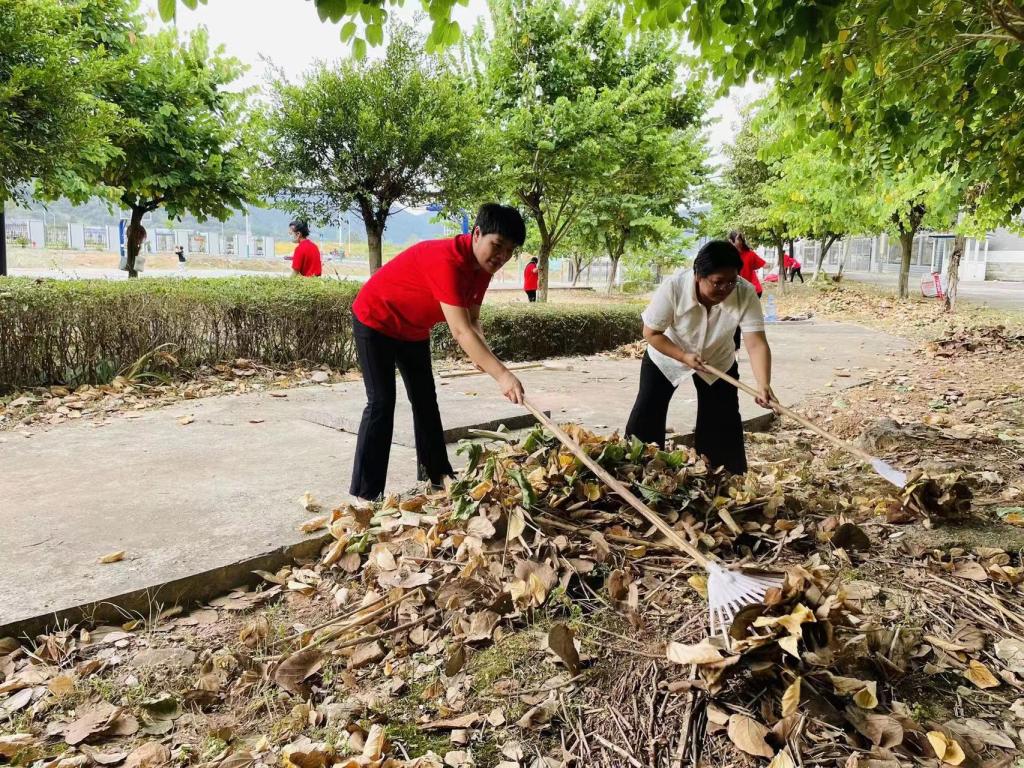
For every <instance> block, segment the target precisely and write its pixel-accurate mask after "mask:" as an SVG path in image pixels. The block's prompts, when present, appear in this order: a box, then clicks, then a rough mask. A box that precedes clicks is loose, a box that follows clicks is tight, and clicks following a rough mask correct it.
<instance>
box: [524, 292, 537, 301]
mask: <svg viewBox="0 0 1024 768" xmlns="http://www.w3.org/2000/svg"><path fill="white" fill-rule="evenodd" d="M526 298H527V299H529V300H530V301H531V302H532V301H536V300H537V292H536V291H527V292H526Z"/></svg>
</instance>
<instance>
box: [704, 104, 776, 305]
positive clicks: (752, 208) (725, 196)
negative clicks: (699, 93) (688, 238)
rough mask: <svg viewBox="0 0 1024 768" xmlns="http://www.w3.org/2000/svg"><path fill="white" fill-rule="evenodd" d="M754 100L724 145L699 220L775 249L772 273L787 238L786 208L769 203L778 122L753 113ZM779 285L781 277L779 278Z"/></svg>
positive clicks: (773, 185)
mask: <svg viewBox="0 0 1024 768" xmlns="http://www.w3.org/2000/svg"><path fill="white" fill-rule="evenodd" d="M762 106H763V105H761V104H758V105H754V106H753V107H752V108H751V110H749V111H748V113H747V114H746V115H745V116H744V120H743V124H742V126H741V127H740V130H739V132H738V133H737V134H736V138H735V139H734V140H733V142H732V143H731V144H730V145H728V146H727V147H726V148H725V156H726V163H725V166H724V167H723V169H722V171H721V176H720V178H719V179H718V180H716V181H715V182H714V185H715V186H716V187H719V188H718V189H713V190H712V191H711V193H710V195H709V198H710V200H711V203H712V215H711V216H710V217H709V218H708V220H707V221H706V222H705V225H704V227H705V230H707V229H708V227H709V226H712V227H715V228H716V229H718V230H719V231H718V232H717V233H716V234H715V236H717V237H721V236H722V234H723V233H724V232H726V231H728V230H731V229H738V230H740V231H742V232H743V235H744V237H745V238H746V240H747V242H748V243H750V244H751V245H768V246H770V247H772V248H774V249H775V253H776V261H777V264H776V266H777V269H778V274H779V276H780V277H781V275H782V274H783V257H784V253H785V245H786V240H788V239H789V238H790V237H793V234H792V232H791V226H790V223H789V222H788V221H787V219H786V218H784V216H785V214H786V211H785V210H782V209H780V208H779V207H777V206H776V205H774V204H773V201H774V200H775V198H776V195H777V192H778V190H779V189H780V185H781V184H782V179H783V177H782V157H781V156H779V155H778V154H777V149H776V148H777V141H778V133H777V131H778V123H777V121H774V120H773V119H772V118H770V117H769V116H767V115H763V114H758V109H759V108H761V107H762ZM778 285H779V290H780V291H784V290H785V285H784V282H783V281H782V280H781V279H780V280H779V284H778Z"/></svg>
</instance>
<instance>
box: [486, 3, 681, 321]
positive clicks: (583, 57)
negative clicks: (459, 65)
mask: <svg viewBox="0 0 1024 768" xmlns="http://www.w3.org/2000/svg"><path fill="white" fill-rule="evenodd" d="M491 13H492V18H493V21H494V38H493V40H492V41H490V42H489V44H487V42H486V41H483V40H482V38H481V37H477V38H476V39H475V41H474V42H475V43H476V44H477V45H476V48H475V49H474V50H471V51H470V53H471V58H472V59H473V61H475V62H478V63H479V67H478V69H477V72H476V76H477V82H478V83H479V90H480V91H481V92H482V93H483V94H484V95H485V102H486V104H487V110H488V111H487V115H486V117H487V119H486V121H485V124H486V125H487V126H489V128H490V129H491V136H492V138H491V139H490V140H489V142H488V146H489V147H491V148H492V155H493V159H494V164H495V166H496V169H497V180H498V183H499V185H500V187H501V188H502V189H503V190H506V194H507V196H508V197H510V198H512V199H514V200H516V201H517V202H518V203H519V204H520V205H522V207H523V208H524V209H525V211H526V213H527V214H528V215H529V217H530V218H531V219H533V221H534V223H535V224H536V228H537V239H538V248H537V257H538V261H539V263H538V277H539V289H538V298H539V299H540V300H541V301H544V300H546V298H547V287H548V264H549V261H550V258H551V254H552V253H553V252H554V251H555V249H556V248H557V247H558V246H559V243H561V242H562V240H563V238H565V237H566V236H567V235H568V233H569V232H570V231H571V230H572V229H573V228H574V227H577V226H578V225H580V226H582V225H581V222H580V217H581V216H584V215H585V216H586V217H587V222H586V224H587V226H586V227H584V228H586V229H589V230H590V231H591V232H597V231H599V232H600V237H599V240H600V242H602V243H603V244H604V246H603V247H605V248H610V256H611V258H612V260H613V263H616V264H617V262H618V259H619V258H621V255H622V253H624V252H625V248H626V247H627V245H628V242H629V238H630V237H643V236H644V233H647V234H650V233H651V232H653V230H652V229H651V228H649V227H647V224H648V223H649V221H651V217H652V216H657V215H662V214H665V213H671V209H672V207H673V205H678V204H680V203H682V202H683V200H684V198H685V196H686V189H685V188H686V182H680V181H678V180H677V179H675V178H674V179H673V180H672V182H673V183H672V184H671V189H665V190H660V191H659V192H658V194H657V198H658V199H657V200H654V199H653V198H652V194H651V189H652V187H653V186H654V184H648V183H647V180H646V179H642V178H641V174H640V171H639V169H637V168H634V167H631V166H630V165H629V163H628V158H627V157H624V156H623V155H622V153H623V152H628V153H629V155H630V157H632V158H638V157H641V156H642V157H643V158H644V159H645V160H647V159H651V158H652V157H653V154H654V148H655V147H660V148H661V149H671V150H672V151H670V152H669V154H668V156H667V157H664V158H662V157H658V158H655V164H653V165H651V167H650V168H649V169H648V170H649V172H650V173H652V174H654V175H656V176H657V179H656V180H655V182H654V183H655V184H656V183H657V182H658V181H660V182H666V181H667V177H666V174H668V173H670V172H671V173H673V174H675V175H676V177H679V178H682V177H684V176H686V175H687V173H689V176H690V178H692V176H693V175H694V174H696V173H697V169H698V168H699V166H700V160H699V157H698V154H699V153H698V152H697V150H696V146H699V144H698V142H697V141H696V139H695V138H694V136H693V135H690V134H686V133H685V131H686V129H687V127H688V126H690V125H692V124H693V123H694V121H695V120H696V115H695V111H696V110H695V109H694V105H695V104H696V103H697V101H698V100H699V99H698V96H699V90H691V89H685V88H684V89H680V90H679V91H678V92H677V91H676V90H675V89H674V87H673V86H672V85H670V84H671V83H674V80H675V76H676V68H677V66H678V64H679V60H678V58H677V57H676V55H675V54H674V53H673V52H672V50H671V42H670V40H669V39H668V38H666V37H654V36H644V35H641V36H639V37H638V38H637V39H635V40H632V41H628V42H627V39H626V37H625V34H624V32H623V30H622V28H621V25H620V24H619V21H618V15H617V10H616V6H615V5H614V3H612V2H609V1H608V0H597V1H596V2H592V3H590V4H589V5H586V6H584V7H575V6H568V5H565V4H564V3H562V2H560V0H500V1H498V2H495V3H494V4H493V5H492V7H491ZM645 109H650V110H651V114H650V115H647V114H645V112H644V110H645ZM644 128H649V129H652V130H653V131H654V135H651V136H646V135H643V130H642V129H644ZM673 130H676V131H679V132H678V133H676V134H674V135H675V136H676V137H677V138H680V139H681V140H683V141H684V143H685V146H684V147H681V148H669V147H667V146H666V145H665V143H664V142H665V140H666V137H667V136H668V135H672V134H671V132H672V131H673ZM688 152H689V154H687V153H688ZM681 168H683V170H681ZM691 183H692V182H691ZM638 184H643V185H644V186H643V187H642V188H641V187H638V186H637V185H638ZM681 188H682V189H681ZM662 193H664V194H662ZM630 195H633V197H630ZM612 198H617V202H616V201H613V200H612ZM668 198H674V201H673V202H672V203H668V202H665V201H667V200H668ZM602 201H607V202H608V205H607V206H604V207H602ZM666 209H669V210H666ZM595 228H596V229H595ZM581 233H582V230H581ZM623 233H626V237H625V238H623ZM606 235H607V237H606Z"/></svg>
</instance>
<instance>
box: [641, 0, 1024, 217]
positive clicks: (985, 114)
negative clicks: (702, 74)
mask: <svg viewBox="0 0 1024 768" xmlns="http://www.w3.org/2000/svg"><path fill="white" fill-rule="evenodd" d="M664 7H665V4H664V3H662V2H655V3H649V2H648V1H645V0H631V1H630V2H629V3H628V4H627V16H630V15H632V16H634V17H636V18H638V19H641V20H644V21H649V22H650V23H652V24H655V25H663V24H678V25H681V26H683V27H684V28H686V29H687V31H688V32H689V34H690V37H691V39H692V40H693V41H694V42H695V43H696V44H697V45H698V46H699V48H700V51H701V53H702V55H703V57H704V58H705V60H707V61H708V62H709V64H710V66H712V67H713V69H714V71H715V73H716V74H717V75H719V76H720V77H721V78H722V80H723V85H724V86H728V85H730V84H738V83H743V82H746V80H747V79H748V77H749V76H750V75H755V76H757V77H775V78H777V79H778V80H779V81H780V82H781V83H782V85H783V87H782V92H783V94H784V97H785V99H786V100H787V102H788V103H789V104H790V105H791V106H793V107H794V108H797V109H800V110H802V112H803V117H802V124H801V125H800V126H799V127H800V128H801V130H804V131H805V132H807V131H809V132H812V133H816V132H817V131H818V130H820V129H821V128H831V129H834V130H835V131H836V132H837V134H838V135H839V136H840V137H842V138H844V142H845V143H848V145H852V146H850V149H851V151H854V152H855V151H857V149H858V147H857V145H860V147H863V146H865V145H866V144H868V143H869V144H870V145H871V146H872V147H873V151H870V152H868V153H866V154H865V159H866V160H867V161H868V162H869V163H870V164H871V167H872V168H873V169H875V170H876V171H882V170H884V169H886V168H887V167H891V165H892V162H893V161H894V160H897V159H911V160H913V162H915V163H917V162H918V158H922V160H921V162H922V163H924V164H928V165H930V166H931V168H932V169H933V170H936V171H938V172H942V173H948V174H953V175H954V176H955V177H956V178H958V179H960V180H962V181H963V182H964V183H965V184H967V185H969V186H973V187H974V188H977V189H980V190H982V191H981V192H980V193H979V194H978V195H977V199H976V200H975V201H974V203H973V204H972V206H971V214H970V216H971V217H972V218H973V219H974V220H975V221H977V222H978V223H979V224H981V225H984V226H996V225H999V224H1006V223H1008V222H1011V221H1012V220H1013V218H1014V217H1015V216H1016V215H1017V214H1018V213H1019V212H1020V211H1021V209H1022V207H1024V110H1022V109H1021V103H1020V94H1021V93H1024V6H1021V4H1020V2H1019V0H992V1H991V2H985V3H977V2H972V1H971V0H952V1H951V2H936V1H935V0H907V1H906V2H895V3H894V2H890V1H889V0H837V2H830V3H805V2H801V0H772V2H769V3H767V4H765V3H757V4H756V5H755V4H754V3H750V2H745V1H744V0H710V1H709V2H706V3H700V4H697V5H694V6H693V7H692V8H691V9H690V11H689V12H688V13H687V14H686V16H685V18H681V14H680V13H674V14H667V15H666V16H664V17H662V16H659V15H658V13H657V8H664ZM808 104H810V105H813V106H814V110H813V112H812V111H808V110H806V109H805V107H806V106H807V105H808ZM855 134H860V135H858V136H855ZM864 135H866V136H867V137H868V141H867V142H865V141H864V138H863V137H864ZM848 137H849V138H850V139H852V141H849V142H846V139H847V138H848ZM968 224H969V223H968Z"/></svg>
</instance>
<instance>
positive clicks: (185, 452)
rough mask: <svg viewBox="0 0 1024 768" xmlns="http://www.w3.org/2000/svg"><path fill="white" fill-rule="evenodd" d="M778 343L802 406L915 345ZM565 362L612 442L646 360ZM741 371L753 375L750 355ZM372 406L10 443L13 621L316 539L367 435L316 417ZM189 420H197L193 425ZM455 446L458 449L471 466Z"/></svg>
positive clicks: (340, 405) (5, 577)
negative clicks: (314, 507)
mask: <svg viewBox="0 0 1024 768" xmlns="http://www.w3.org/2000/svg"><path fill="white" fill-rule="evenodd" d="M769 336H770V338H771V341H772V347H773V352H774V358H775V371H776V373H775V376H774V381H773V384H774V389H775V391H776V392H778V393H779V396H780V397H781V398H782V399H783V401H784V402H788V403H792V404H798V403H800V402H801V400H803V399H804V398H805V397H806V396H807V395H808V394H809V393H811V392H813V391H816V390H821V389H823V388H824V387H826V386H829V387H833V388H834V389H835V390H839V389H841V388H843V387H846V386H851V385H855V384H857V383H859V382H861V381H863V380H865V379H866V378H869V377H871V376H872V375H874V374H873V373H872V370H871V369H884V368H887V367H889V365H890V364H891V358H890V355H891V354H893V353H897V354H899V351H900V350H903V349H905V348H906V345H907V343H906V342H904V341H902V340H900V339H898V338H895V337H892V336H888V335H886V334H880V333H879V332H877V331H870V330H866V329H863V328H859V327H857V326H853V325H842V324H836V323H826V322H814V323H807V324H779V325H777V326H773V327H771V328H770V330H769ZM549 366H551V367H549V368H538V369H533V370H523V371H521V372H520V376H521V378H522V379H523V383H524V385H525V387H526V389H527V391H529V392H530V393H531V397H532V398H533V399H534V400H535V402H537V403H538V404H539V405H540V406H541V407H543V408H545V409H548V410H550V412H551V414H552V416H553V417H554V418H555V419H556V420H558V421H562V422H565V421H571V420H578V421H580V422H582V423H583V424H585V425H587V426H589V427H591V428H595V429H597V430H598V431H601V432H605V433H609V432H612V431H614V430H617V429H621V428H622V426H623V425H624V424H625V421H626V417H627V415H628V413H629V410H630V408H631V406H632V403H633V399H634V398H635V396H636V386H637V378H638V374H639V367H640V361H639V360H615V359H611V358H607V357H594V358H566V359H564V360H560V361H549ZM837 368H842V369H844V370H841V371H839V372H838V373H840V374H842V375H836V374H837V371H836V369H837ZM741 371H742V373H741V375H742V376H743V377H745V378H746V379H747V380H748V381H749V380H751V378H752V377H751V374H750V369H749V367H748V366H747V364H746V362H745V361H743V360H741ZM438 381H439V386H438V400H439V403H440V406H441V413H442V418H443V419H444V422H445V426H446V427H452V426H454V425H456V424H462V425H471V424H484V423H488V422H492V421H493V420H494V419H495V418H506V417H507V416H504V417H503V416H502V414H508V413H509V409H510V408H512V406H510V405H509V404H508V403H507V402H505V401H504V400H503V399H502V398H501V397H500V394H499V392H498V390H497V387H496V386H495V385H494V382H493V381H491V380H490V379H489V378H488V377H487V376H484V375H470V376H464V377H453V378H439V379H438ZM398 389H399V393H400V395H401V393H402V390H403V388H402V387H399V388H398ZM364 403H365V400H364V396H363V392H362V384H361V382H358V381H357V382H350V383H346V384H338V385H332V386H317V387H306V388H300V389H295V390H289V391H288V394H287V397H283V398H282V397H272V396H271V395H270V394H269V393H266V392H256V393H248V394H244V395H236V396H225V397H214V398H207V399H201V400H192V401H182V402H180V403H177V404H175V405H172V406H169V407H167V408H163V409H159V410H149V411H142V412H136V413H134V414H118V415H114V416H113V417H111V418H110V419H109V420H108V421H107V422H106V423H102V424H97V423H84V422H85V420H82V421H79V422H72V423H66V424H63V425H59V426H56V427H53V428H52V429H50V430H49V431H39V432H35V433H33V434H32V436H31V437H28V438H26V437H24V436H22V435H21V434H19V433H18V432H0V466H2V467H3V468H4V469H3V472H0V511H2V522H3V525H2V533H0V626H2V625H4V624H6V623H10V622H13V621H16V620H21V619H25V618H28V617H32V616H38V615H41V614H46V613H50V612H53V611H57V610H61V609H64V608H70V607H73V606H76V605H81V604H84V603H87V602H93V601H99V600H106V599H109V598H111V597H113V596H116V595H120V594H124V593H126V592H129V591H131V590H137V589H145V588H149V587H154V586H157V585H161V584H164V583H166V582H168V581H170V580H173V579H178V578H183V577H186V576H188V575H190V574H196V573H202V572H209V571H212V570H214V569H218V568H222V567H224V566H227V565H229V564H231V563H235V562H238V561H241V560H245V559H247V558H251V557H256V556H259V555H262V554H264V553H268V552H272V551H274V550H276V549H278V548H280V547H282V546H285V545H290V544H293V543H295V542H298V541H301V540H302V539H303V538H304V536H303V535H302V534H301V533H299V532H298V530H297V528H298V526H299V524H300V523H301V522H303V521H304V520H306V519H308V518H309V515H308V514H307V513H305V512H304V511H303V509H302V507H301V506H300V505H299V504H298V501H297V500H298V499H299V497H300V496H301V495H302V494H303V493H304V492H305V491H310V492H312V493H313V495H314V496H315V497H316V498H317V499H319V500H320V501H322V502H323V503H324V504H325V508H326V509H328V510H329V509H330V508H331V505H335V504H338V503H339V502H341V501H343V500H344V499H345V498H346V497H345V489H346V487H347V485H348V479H349V473H350V471H351V462H352V455H353V450H354V447H355V440H356V438H355V435H353V434H351V433H349V432H344V431H339V430H337V429H332V428H329V427H325V426H321V425H318V424H315V423H312V422H311V421H309V416H310V413H311V412H318V413H321V414H323V415H325V416H327V417H335V420H336V421H340V420H341V418H340V417H345V416H347V417H348V420H349V422H350V424H355V423H356V416H357V415H358V413H359V412H360V411H361V409H362V407H363V405H364ZM741 403H742V406H743V415H744V418H745V419H749V418H753V417H755V416H760V415H762V414H763V413H764V411H763V410H762V409H760V408H758V407H757V405H756V404H754V403H753V402H752V401H751V400H750V398H747V397H742V396H741ZM515 411H516V412H517V413H518V412H519V409H515ZM695 413H696V402H695V395H694V390H693V387H692V386H691V385H689V384H684V386H682V387H681V388H680V391H679V393H678V394H677V396H676V397H675V399H674V401H673V403H672V408H671V410H670V412H669V424H670V425H671V426H672V427H674V428H675V430H676V432H677V433H685V432H688V431H690V430H692V428H693V423H694V417H695ZM879 415H882V413H881V410H880V413H879ZM186 416H189V417H192V419H193V420H192V421H191V423H188V424H186V425H183V424H182V423H180V420H182V419H183V417H186ZM410 422H411V416H410V413H409V407H408V406H407V405H405V404H404V403H403V402H399V404H398V409H397V411H396V436H395V437H396V445H395V446H394V448H393V451H392V454H391V463H390V465H389V474H388V480H389V483H388V486H389V489H391V490H396V491H398V490H403V489H407V488H409V487H410V486H412V485H413V484H414V482H415V451H414V450H413V449H412V448H410V447H408V445H409V444H410V443H411V442H412V440H411V439H409V436H408V434H407V433H408V432H409V428H410V426H411V424H410ZM403 432H404V433H406V435H405V437H404V439H403V438H401V437H400V434H401V433H403ZM402 443H404V445H403V444H402ZM455 447H456V446H455V445H451V446H450V449H451V451H450V452H451V453H452V459H453V463H455V465H456V466H458V461H459V457H458V456H456V455H455V453H454V450H455ZM118 550H125V551H126V552H127V556H126V559H125V560H124V561H123V562H120V563H114V564H112V565H100V564H98V563H97V558H98V557H100V556H101V555H104V554H107V553H110V552H114V551H118ZM258 567H263V566H258Z"/></svg>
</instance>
